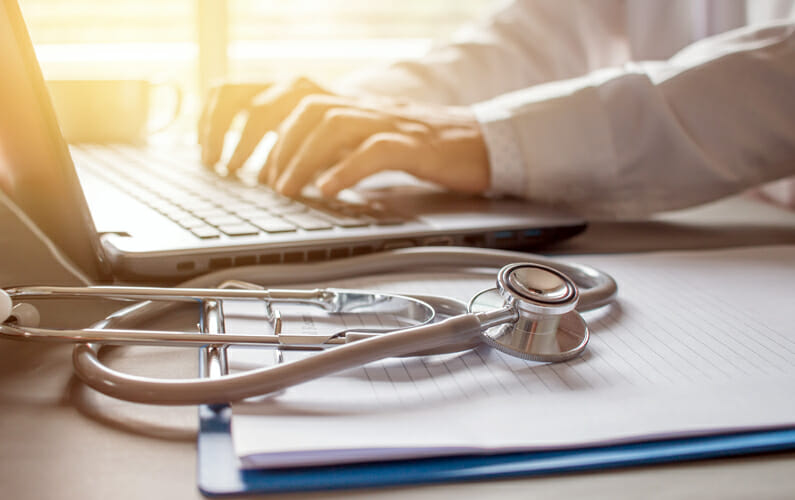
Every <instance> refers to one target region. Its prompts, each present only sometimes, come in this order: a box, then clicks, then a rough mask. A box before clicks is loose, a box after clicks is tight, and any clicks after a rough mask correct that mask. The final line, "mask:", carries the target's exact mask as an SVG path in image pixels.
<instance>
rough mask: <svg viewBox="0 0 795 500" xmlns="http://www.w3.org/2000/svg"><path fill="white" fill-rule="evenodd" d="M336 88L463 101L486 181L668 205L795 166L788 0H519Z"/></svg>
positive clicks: (507, 187) (567, 197)
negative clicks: (443, 41) (447, 39)
mask: <svg viewBox="0 0 795 500" xmlns="http://www.w3.org/2000/svg"><path fill="white" fill-rule="evenodd" d="M348 88H356V89H357V90H359V91H364V92H371V93H376V94H382V95H402V96H409V97H414V98H416V99H420V100H426V101H430V102H435V103H443V104H450V105H469V106H472V109H473V110H474V112H475V115H476V117H477V119H478V121H479V122H480V124H481V128H482V130H483V134H484V138H485V141H486V145H487V147H488V150H489V159H490V168H491V186H492V191H493V192H495V193H503V194H510V195H516V196H520V197H525V198H528V199H532V200H535V201H540V202H544V203H548V204H552V205H560V206H564V207H567V208H569V209H573V210H575V211H578V212H580V213H583V214H586V215H587V216H589V217H600V216H603V217H604V216H606V217H615V216H619V217H625V216H636V215H642V214H646V213H651V212H656V211H661V210H669V209H675V208H682V207H686V206H691V205H695V204H698V203H703V202H706V201H709V200H713V199H716V198H719V197H722V196H726V195H729V194H732V193H736V192H739V191H741V190H744V189H746V188H748V187H750V186H754V185H758V184H761V183H763V182H767V181H771V180H774V179H779V178H782V177H785V176H788V175H793V174H795V1H783V0H748V1H744V0H666V1H660V0H624V1H621V0H599V1H588V2H586V1H581V0H525V1H520V0H517V1H513V2H509V3H508V4H507V5H505V6H504V7H503V8H502V9H500V10H498V11H497V12H496V13H495V14H494V15H493V16H491V17H490V18H489V19H488V20H487V21H486V22H484V23H482V24H481V25H479V26H476V27H474V28H471V29H469V30H467V31H465V32H462V33H461V34H460V35H459V36H458V37H457V38H456V39H455V40H453V42H452V43H449V44H447V45H443V46H439V47H437V48H436V49H434V50H433V51H431V52H430V53H429V54H428V55H427V56H426V57H424V58H422V59H421V60H418V61H407V62H401V63H396V64H393V65H391V66H390V67H389V68H385V69H381V70H378V71H375V72H372V73H370V74H368V75H365V76H360V77H359V78H358V79H356V80H353V81H349V82H348Z"/></svg>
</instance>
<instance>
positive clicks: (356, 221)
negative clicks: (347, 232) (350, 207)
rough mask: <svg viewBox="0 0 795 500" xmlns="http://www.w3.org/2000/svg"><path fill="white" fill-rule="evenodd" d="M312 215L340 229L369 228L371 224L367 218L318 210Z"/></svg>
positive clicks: (370, 220)
mask: <svg viewBox="0 0 795 500" xmlns="http://www.w3.org/2000/svg"><path fill="white" fill-rule="evenodd" d="M314 213H316V214H318V217H321V218H323V219H325V220H327V221H328V222H330V223H332V224H334V225H335V226H340V227H364V226H369V225H370V223H371V222H372V219H370V218H369V217H349V216H347V215H342V214H338V213H333V212H326V211H320V210H318V211H316V212H314Z"/></svg>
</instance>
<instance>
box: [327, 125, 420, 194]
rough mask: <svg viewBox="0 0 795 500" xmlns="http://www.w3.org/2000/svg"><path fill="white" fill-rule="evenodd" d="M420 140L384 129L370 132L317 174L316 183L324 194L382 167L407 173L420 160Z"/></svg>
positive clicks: (345, 185)
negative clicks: (374, 133)
mask: <svg viewBox="0 0 795 500" xmlns="http://www.w3.org/2000/svg"><path fill="white" fill-rule="evenodd" d="M421 149H422V144H421V141H419V140H418V139H416V138H415V137H411V136H409V135H405V134H400V133H394V132H387V133H380V134H376V135H373V136H372V137H370V138H368V139H367V140H366V141H365V142H364V143H362V145H361V146H359V148H357V149H356V150H355V151H354V152H353V153H351V154H350V155H349V156H347V157H346V158H344V159H343V160H341V161H340V162H339V163H338V164H337V165H336V166H334V167H333V168H331V169H329V170H327V171H326V172H324V173H323V175H321V176H320V178H319V179H318V181H317V185H318V187H319V188H320V191H321V193H323V195H324V196H327V197H333V196H335V195H336V194H337V193H338V192H339V191H341V190H343V189H345V188H349V187H352V186H354V185H356V183H358V182H359V181H361V180H362V179H364V178H365V177H368V176H370V175H372V174H374V173H377V172H380V171H382V170H406V171H408V172H409V173H411V172H412V171H413V170H415V168H416V166H417V165H418V163H419V162H421V161H422V155H421Z"/></svg>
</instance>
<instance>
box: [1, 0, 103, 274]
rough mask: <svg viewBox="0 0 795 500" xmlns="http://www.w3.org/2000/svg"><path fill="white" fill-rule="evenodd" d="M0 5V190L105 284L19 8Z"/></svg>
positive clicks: (5, 1)
mask: <svg viewBox="0 0 795 500" xmlns="http://www.w3.org/2000/svg"><path fill="white" fill-rule="evenodd" d="M0 1H2V8H0V54H3V55H2V58H0V75H2V76H1V77H0V189H2V190H3V191H5V192H6V193H7V194H8V195H9V197H10V198H11V199H12V200H14V202H15V203H16V204H17V205H18V206H19V207H20V208H21V209H22V210H23V211H24V212H25V213H26V214H27V215H28V216H29V217H30V218H31V219H32V220H33V221H34V222H35V223H36V224H37V225H38V226H39V228H41V230H42V231H43V232H44V233H45V234H47V235H48V236H49V237H50V239H52V240H53V242H54V243H55V244H56V245H58V247H59V248H60V249H61V250H62V251H63V252H64V253H65V254H66V255H67V256H68V257H69V258H70V259H71V260H72V261H73V262H74V263H75V264H76V265H77V266H79V267H80V268H81V269H82V270H83V271H84V272H85V273H86V274H88V275H89V276H90V277H92V278H94V279H102V278H106V277H107V276H108V275H109V273H108V266H107V264H106V263H105V262H104V260H103V258H102V250H101V247H100V244H99V238H98V236H97V233H96V229H95V228H94V224H93V222H92V220H91V216H90V214H89V211H88V207H87V205H86V201H85V197H84V196H83V192H82V190H81V188H80V184H79V182H78V179H77V174H76V173H75V170H74V166H73V164H72V160H71V157H70V155H69V150H68V148H67V146H66V143H65V141H64V140H63V137H62V135H61V132H60V129H59V127H58V122H57V121H56V118H55V111H54V110H53V107H52V104H51V103H50V97H49V94H48V92H47V88H46V86H45V84H44V79H43V77H42V74H41V70H40V68H39V65H38V62H37V61H36V56H35V53H34V51H33V44H32V43H31V41H30V37H29V36H28V32H27V29H26V27H25V23H24V21H23V19H22V14H21V12H20V10H19V6H18V5H17V2H16V0H0Z"/></svg>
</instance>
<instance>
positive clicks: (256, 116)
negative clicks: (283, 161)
mask: <svg viewBox="0 0 795 500" xmlns="http://www.w3.org/2000/svg"><path fill="white" fill-rule="evenodd" d="M273 128H274V119H273V117H272V116H271V115H268V114H262V113H257V112H256V111H254V112H249V115H248V120H247V121H246V125H245V126H244V127H243V131H242V132H241V133H240V139H239V140H238V142H237V145H236V146H235V150H234V152H233V153H232V156H231V157H230V158H229V162H228V163H227V165H226V169H227V171H228V172H229V173H233V172H235V171H237V170H239V169H240V167H242V166H243V164H244V163H245V162H246V160H247V159H248V157H249V156H251V153H253V152H254V150H255V149H256V148H257V145H258V144H259V142H260V141H261V140H262V138H263V136H265V134H266V133H268V132H269V131H271V130H273Z"/></svg>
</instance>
